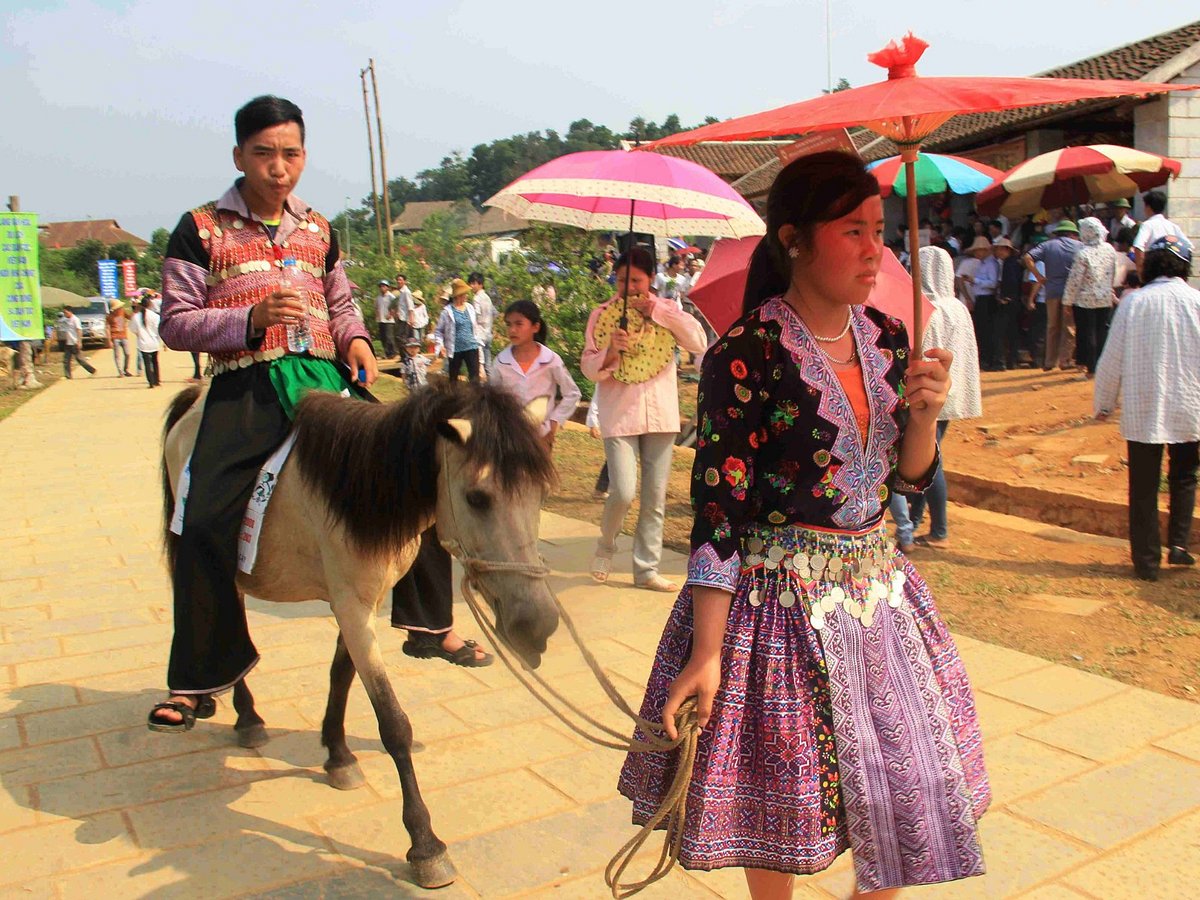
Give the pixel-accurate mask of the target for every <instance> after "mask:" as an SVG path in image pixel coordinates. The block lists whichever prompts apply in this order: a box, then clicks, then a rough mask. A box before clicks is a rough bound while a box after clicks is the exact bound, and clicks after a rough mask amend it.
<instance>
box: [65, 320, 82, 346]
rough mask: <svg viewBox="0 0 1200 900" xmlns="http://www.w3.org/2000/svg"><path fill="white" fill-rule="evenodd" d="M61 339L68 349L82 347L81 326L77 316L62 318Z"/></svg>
mask: <svg viewBox="0 0 1200 900" xmlns="http://www.w3.org/2000/svg"><path fill="white" fill-rule="evenodd" d="M63 338H64V339H65V340H66V342H67V346H68V347H82V346H83V326H82V325H81V324H80V323H79V316H63Z"/></svg>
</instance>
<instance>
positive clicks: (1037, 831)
mask: <svg viewBox="0 0 1200 900" xmlns="http://www.w3.org/2000/svg"><path fill="white" fill-rule="evenodd" d="M95 358H96V362H97V364H98V365H99V368H100V374H99V375H97V376H96V377H95V378H94V379H89V378H87V377H86V376H77V377H76V379H75V380H74V381H72V382H71V383H70V384H68V383H66V382H62V383H60V384H58V385H56V386H54V387H52V388H50V389H48V390H47V391H46V392H45V393H44V394H43V395H42V396H40V397H38V398H36V399H35V400H33V401H32V402H30V403H28V404H26V405H25V406H24V407H22V408H21V409H20V410H18V411H17V412H16V413H15V414H14V415H12V416H11V417H10V418H9V419H7V420H5V421H4V422H0V497H2V498H3V508H4V518H3V521H4V523H5V525H4V528H3V530H2V531H0V788H2V789H0V833H2V834H3V837H2V841H3V852H2V853H0V895H3V896H10V895H11V896H19V897H35V898H36V897H55V898H59V897H61V898H74V897H86V898H89V900H94V898H97V897H102V898H109V897H114V898H123V897H143V896H153V897H204V898H217V897H227V896H229V897H232V896H268V897H281V898H307V897H314V898H315V897H368V896H370V897H375V896H434V895H426V894H423V892H421V891H419V890H418V889H416V888H414V887H412V886H411V885H410V884H408V883H406V882H404V881H403V880H400V881H397V880H394V879H393V877H392V875H391V874H390V872H392V871H396V872H398V873H399V875H400V876H401V878H403V875H404V867H403V865H397V860H402V859H403V856H404V853H405V851H406V850H407V847H408V842H407V838H406V836H405V834H404V831H403V827H402V825H401V818H400V812H401V810H400V800H399V789H398V785H397V781H396V775H395V770H394V768H393V767H392V765H391V762H390V760H389V759H388V758H387V757H386V756H385V755H383V754H382V752H381V750H380V747H379V742H378V738H377V733H376V731H375V724H374V720H373V718H372V716H371V714H370V709H369V705H368V703H367V701H366V698H365V695H364V694H363V692H362V690H361V688H360V687H359V686H357V684H356V686H355V689H354V693H353V695H352V699H351V704H350V713H349V719H348V730H349V732H350V734H351V735H352V736H353V737H352V738H351V745H352V746H353V747H354V748H355V750H356V752H358V753H359V754H360V756H361V758H362V760H363V764H364V770H365V772H366V774H367V779H368V785H367V786H366V787H365V788H363V789H361V790H358V791H355V792H351V793H339V792H338V791H335V790H332V789H331V788H329V787H327V786H326V785H325V784H323V783H322V772H321V768H320V765H321V762H322V760H323V754H322V752H321V748H320V746H319V739H318V725H319V721H320V717H321V714H322V711H323V704H324V698H325V691H326V687H327V669H328V664H329V660H330V659H331V657H332V652H333V644H334V629H333V625H332V620H331V619H329V618H327V617H326V616H325V610H324V608H323V604H319V603H310V604H300V605H293V606H280V607H273V606H272V605H270V604H265V603H259V602H252V603H251V608H250V612H249V616H250V620H251V627H252V630H253V633H254V636H255V639H256V641H257V643H258V646H259V648H260V649H261V650H262V652H263V661H262V664H261V665H260V667H259V669H258V670H257V671H256V672H255V673H254V675H253V678H252V682H251V683H252V685H253V688H254V692H255V694H256V695H257V696H258V698H259V699H260V709H261V711H262V712H263V714H264V716H265V717H266V719H267V723H268V726H269V727H270V729H271V733H272V738H273V739H272V741H271V743H270V744H268V745H267V746H265V747H264V748H262V749H261V750H259V751H245V750H239V749H238V748H237V747H236V746H235V745H234V742H233V736H232V732H231V729H230V725H231V724H232V720H233V716H232V710H231V709H230V708H229V706H228V704H227V703H225V702H223V703H222V704H221V709H220V712H219V713H218V715H217V717H216V718H215V719H214V720H211V721H210V722H207V723H205V722H202V723H200V724H199V725H198V726H197V728H196V730H195V731H193V732H192V733H190V734H188V735H184V736H175V735H160V734H152V733H150V732H149V731H147V729H146V728H145V725H144V724H143V722H144V719H145V715H146V712H147V710H148V708H149V706H150V705H151V703H152V702H153V701H154V700H155V699H157V698H159V697H160V696H161V693H162V690H161V686H162V684H163V679H164V671H165V663H166V651H167V645H168V641H169V638H170V633H171V627H170V619H171V614H170V597H169V593H168V584H167V578H166V576H165V574H164V569H163V564H162V558H161V553H160V547H159V538H158V533H159V522H160V511H159V503H160V500H159V486H158V475H157V451H158V430H159V426H160V421H161V415H162V411H163V409H164V407H165V404H166V401H167V399H168V398H169V397H170V396H171V394H172V393H173V391H174V389H175V388H177V387H178V386H179V385H180V384H181V382H182V381H183V378H184V376H185V374H186V372H187V366H188V358H187V357H186V356H185V355H184V354H166V355H165V359H164V366H163V370H164V373H165V377H166V378H167V380H168V383H167V384H166V385H165V386H164V387H163V388H162V389H161V390H156V391H151V390H147V388H146V386H145V384H144V382H142V381H139V380H135V379H117V378H114V377H112V375H111V374H110V370H111V363H110V360H109V359H108V358H107V356H106V354H104V353H98V354H96V357H95ZM542 534H543V538H544V552H545V555H546V557H547V559H548V561H549V563H550V565H551V566H552V567H553V568H554V570H555V575H554V579H553V581H554V587H555V589H556V590H557V592H558V594H559V596H560V597H561V599H562V600H563V602H564V603H565V604H566V605H567V607H568V608H569V609H570V611H571V613H572V614H573V615H574V616H575V618H576V620H577V621H578V623H579V625H580V627H581V629H582V631H583V632H584V634H585V636H586V638H587V639H588V641H589V642H590V644H591V647H592V649H593V650H594V651H595V653H596V655H597V656H598V657H599V658H600V659H601V660H602V661H603V662H604V664H605V665H606V666H607V667H608V668H609V669H610V670H611V671H612V673H613V675H614V678H615V680H616V682H617V684H618V685H619V686H620V687H621V688H622V690H623V691H625V692H626V693H627V694H628V695H629V696H630V697H631V698H634V699H637V698H639V697H640V691H641V687H642V685H643V683H644V679H645V676H646V673H647V671H648V668H649V664H650V654H651V653H652V652H653V649H654V646H655V643H656V641H657V638H658V634H659V630H660V628H661V625H662V622H663V619H664V617H665V615H666V612H667V610H668V608H669V606H670V603H671V600H670V599H669V598H666V597H662V596H658V595H653V594H649V593H646V592H642V591H634V590H632V589H630V588H629V587H628V578H625V577H621V573H623V572H624V571H627V565H628V551H627V549H626V553H625V556H624V557H623V558H622V557H619V558H618V561H617V565H616V567H615V571H616V573H617V577H616V579H615V580H616V581H617V582H619V584H618V585H617V586H615V587H605V588H597V587H595V586H593V585H592V584H591V583H590V581H589V579H588V577H587V575H586V570H587V565H588V562H589V559H590V551H591V548H592V541H593V539H594V534H595V528H594V526H592V525H590V524H587V523H583V522H577V521H573V520H569V519H564V518H561V517H557V516H553V515H547V516H546V517H545V519H544V524H543V530H542ZM626 547H627V545H626ZM683 562H684V561H683V559H682V558H681V557H679V556H678V555H674V554H671V555H669V558H668V561H667V565H666V570H667V572H668V573H670V574H678V573H680V572H681V571H682V568H683ZM457 612H458V615H459V618H460V620H462V622H461V624H462V631H463V632H464V633H466V634H472V633H474V631H475V629H474V627H473V623H469V622H467V621H466V620H467V619H468V618H469V614H468V613H467V612H466V610H465V608H463V607H461V606H459V607H458V609H457ZM382 632H383V633H382V634H381V638H382V641H383V645H384V651H385V654H386V656H387V659H388V661H389V668H390V672H391V675H392V678H393V681H394V684H395V686H396V690H397V693H398V694H399V696H400V698H401V700H402V702H405V703H406V704H407V705H408V709H409V712H410V713H411V715H412V718H413V721H414V725H415V729H416V734H417V736H418V739H419V740H420V741H421V743H422V744H423V745H424V748H423V750H422V751H421V752H420V753H418V754H417V756H416V765H417V771H418V774H419V777H420V780H421V784H422V786H423V788H424V790H425V794H426V797H427V799H428V801H429V805H430V808H431V810H432V813H433V820H434V824H435V827H436V828H437V830H438V832H439V833H440V834H441V836H442V837H443V838H444V839H445V840H446V841H448V842H449V843H450V845H451V853H452V854H453V858H454V860H455V862H456V864H457V866H458V868H459V871H460V873H461V876H462V877H461V879H460V881H459V882H458V883H457V884H456V885H455V886H454V887H452V888H450V889H448V890H445V891H442V892H439V893H438V894H437V895H436V896H437V897H441V898H446V900H450V898H460V897H488V898H492V897H509V896H530V897H542V896H545V897H550V896H553V897H564V898H570V897H580V898H584V897H586V898H593V897H595V898H599V897H603V896H604V895H605V889H604V885H603V881H602V878H601V874H600V872H601V870H602V868H603V865H604V863H605V862H606V860H607V858H608V856H609V855H610V854H611V853H612V852H613V851H614V850H615V849H616V848H617V847H618V846H619V845H620V844H621V843H622V842H623V841H624V840H625V839H626V838H627V837H628V836H629V835H630V834H631V833H632V830H631V827H630V826H629V825H628V808H627V805H626V804H625V803H624V802H623V801H622V800H620V799H618V798H617V797H616V796H615V792H614V789H613V785H614V781H615V775H616V771H617V768H618V766H619V764H620V756H619V754H616V753H613V752H612V751H606V750H597V749H592V748H590V747H589V746H587V745H585V744H583V743H582V742H580V741H579V740H577V739H575V738H574V737H571V736H569V734H568V733H567V732H565V730H564V729H563V728H561V727H560V726H559V725H558V724H557V723H556V722H555V721H554V720H553V719H552V718H550V717H548V716H547V714H546V712H545V710H544V709H543V708H542V707H541V706H539V705H537V704H536V703H535V702H534V701H533V700H531V699H530V698H529V697H528V696H527V695H526V694H525V692H524V691H523V689H522V688H521V687H520V686H519V685H517V684H516V682H515V681H514V680H513V679H512V677H511V676H510V675H509V674H508V673H507V672H506V671H505V670H504V669H503V668H502V667H501V666H500V665H499V664H497V665H496V666H494V667H492V668H490V669H486V670H471V671H468V670H463V669H456V668H452V667H451V666H448V665H445V664H443V663H440V662H436V661H426V662H418V661H415V660H410V659H408V658H407V657H405V656H404V655H403V654H401V652H400V643H401V635H399V634H397V633H395V632H393V631H391V629H387V628H384V629H382ZM960 646H961V648H962V651H963V655H964V657H965V659H966V661H967V666H968V669H969V670H970V672H971V675H972V678H973V680H974V683H975V687H976V689H977V692H978V697H979V704H980V712H981V716H982V720H983V725H984V731H985V735H986V739H987V759H988V763H989V769H990V771H991V775H992V779H993V784H994V787H995V791H996V796H997V802H996V805H995V807H994V808H993V810H992V812H991V813H990V814H989V815H988V816H987V817H986V818H985V820H984V823H983V835H984V847H985V851H986V854H987V861H988V866H989V869H990V874H988V875H987V876H986V877H985V878H982V879H974V880H972V881H970V882H964V883H959V884H956V885H950V886H941V887H936V888H925V889H914V890H912V891H911V892H910V895H911V896H914V897H924V896H928V897H939V898H941V897H946V898H950V897H972V898H977V897H996V898H999V897H1026V898H1037V900H1065V898H1077V897H1080V896H1084V897H1097V898H1118V897H1154V898H1167V897H1179V898H1182V897H1194V896H1196V893H1197V887H1196V885H1197V883H1200V706H1198V705H1195V704H1190V703H1187V702H1184V701H1180V700H1175V699H1171V698H1168V697H1164V696H1160V695H1158V694H1153V693H1149V692H1146V691H1142V690H1138V689H1135V688H1130V687H1127V686H1125V685H1123V684H1119V683H1117V682H1114V681H1109V680H1106V679H1103V678H1099V677H1096V676H1093V675H1089V674H1085V673H1082V672H1079V671H1076V670H1073V669H1069V668H1065V667H1063V666H1059V665H1053V664H1051V663H1049V662H1047V661H1045V660H1042V659H1038V658H1036V657H1033V656H1028V655H1025V654H1022V653H1017V652H1014V651H1011V650H1007V649H1004V648H1002V647H997V646H991V645H987V644H984V643H980V642H979V641H975V640H971V639H967V638H963V639H960ZM545 670H546V671H547V672H549V673H552V674H553V675H554V676H555V677H556V678H557V679H558V680H559V683H560V684H561V685H562V686H563V687H564V688H565V689H566V690H567V691H569V692H570V694H571V695H572V696H574V697H576V698H579V699H581V700H583V702H585V703H586V704H588V705H589V706H592V707H595V709H596V710H597V711H602V710H606V709H607V707H606V705H605V701H604V700H603V697H602V696H601V694H600V693H599V691H598V689H597V688H596V687H595V686H594V684H592V682H591V681H590V679H589V677H588V676H587V675H586V674H585V673H584V672H583V667H582V664H581V663H580V662H578V661H577V658H576V657H575V656H574V655H572V654H570V653H569V650H568V647H567V646H566V641H565V636H562V635H561V633H560V635H556V636H555V638H554V640H553V641H552V645H551V652H550V654H549V658H548V660H547V663H546V666H545ZM608 720H609V721H612V722H613V723H614V724H617V723H616V720H615V718H613V716H612V715H611V713H610V714H608ZM851 881H852V872H851V869H850V866H849V859H848V855H847V856H844V857H843V858H842V859H841V860H840V861H839V863H838V864H837V865H836V866H834V867H833V868H832V869H830V870H829V871H827V872H825V873H822V874H821V875H818V876H815V877H813V878H809V879H804V880H803V881H802V883H801V885H800V886H799V887H798V888H797V892H796V895H797V896H799V897H807V898H817V897H822V898H829V897H845V896H848V895H849V892H850V889H851ZM645 896H647V897H648V898H653V897H712V896H722V897H744V896H745V890H744V887H743V882H742V877H741V873H740V872H737V871H734V870H727V871H725V872H718V873H712V874H700V873H683V872H675V873H673V874H672V876H671V877H670V878H669V879H668V881H667V882H665V883H663V884H660V885H659V886H657V887H656V888H654V889H652V890H650V891H648V892H646V895H645Z"/></svg>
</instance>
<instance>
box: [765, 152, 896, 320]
mask: <svg viewBox="0 0 1200 900" xmlns="http://www.w3.org/2000/svg"><path fill="white" fill-rule="evenodd" d="M878 194H879V182H878V181H877V180H876V178H875V176H874V175H872V174H871V173H870V172H868V171H867V170H866V167H865V166H864V165H863V164H862V162H861V161H859V160H858V159H856V158H855V157H853V156H851V155H850V154H849V153H845V152H843V151H841V150H831V151H827V152H825V153H814V154H812V155H811V156H802V157H800V158H799V159H797V160H795V161H794V162H792V163H790V164H789V165H787V166H786V167H785V168H784V169H783V171H781V172H780V173H779V174H778V175H777V176H776V177H775V182H774V184H772V185H771V190H770V192H769V193H768V194H767V233H766V234H765V235H763V238H762V240H761V241H759V242H758V247H757V248H755V250H754V256H753V257H751V259H750V271H749V273H748V275H747V277H746V293H745V295H744V297H743V300H742V313H743V314H745V313H748V312H751V311H752V310H755V309H757V308H758V307H759V306H761V305H762V303H763V302H764V301H765V300H767V299H769V298H771V297H775V296H778V295H779V294H782V293H784V292H785V291H786V290H787V289H788V286H789V285H790V284H791V280H792V263H791V259H790V257H789V256H788V249H789V248H787V247H785V246H783V244H782V243H781V242H780V240H779V229H780V228H782V227H783V226H784V225H794V226H795V227H796V240H795V245H797V246H799V247H800V248H801V249H803V250H808V251H810V252H811V250H812V247H813V234H814V232H815V231H816V228H817V226H818V225H820V224H822V223H824V222H832V221H834V220H835V219H840V218H841V217H842V216H844V215H847V214H848V213H850V212H852V211H853V210H855V209H857V208H858V207H859V206H860V205H861V204H862V202H863V201H864V200H866V199H867V198H868V197H875V196H878Z"/></svg>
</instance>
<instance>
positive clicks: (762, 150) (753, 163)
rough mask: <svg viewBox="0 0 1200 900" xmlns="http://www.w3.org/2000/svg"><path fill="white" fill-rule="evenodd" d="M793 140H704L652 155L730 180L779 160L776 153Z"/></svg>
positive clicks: (659, 151)
mask: <svg viewBox="0 0 1200 900" xmlns="http://www.w3.org/2000/svg"><path fill="white" fill-rule="evenodd" d="M790 143H792V142H791V141H704V142H702V143H699V144H691V145H689V146H686V147H655V148H654V150H653V151H652V152H654V153H661V154H662V155H663V156H674V157H677V158H679V159H687V160H691V161H692V162H694V163H699V164H700V165H702V166H704V168H706V169H709V170H711V171H713V172H716V173H717V174H718V175H720V176H721V177H722V178H724V179H726V180H727V181H732V180H733V179H735V178H741V177H742V176H743V175H745V174H747V173H748V172H753V171H754V170H755V169H757V168H758V167H759V166H761V165H762V164H763V163H766V162H769V161H770V160H772V159H776V158H777V157H776V156H775V151H776V150H778V149H779V148H780V147H786V146H787V145H788V144H790Z"/></svg>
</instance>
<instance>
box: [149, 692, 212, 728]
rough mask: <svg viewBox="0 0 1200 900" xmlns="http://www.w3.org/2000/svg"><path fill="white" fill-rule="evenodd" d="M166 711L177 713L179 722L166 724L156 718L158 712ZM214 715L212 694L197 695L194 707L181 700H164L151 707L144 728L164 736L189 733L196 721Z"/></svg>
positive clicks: (164, 720)
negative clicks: (159, 732) (161, 733)
mask: <svg viewBox="0 0 1200 900" xmlns="http://www.w3.org/2000/svg"><path fill="white" fill-rule="evenodd" d="M168 709H169V710H171V711H172V712H177V713H179V715H180V716H181V721H179V722H168V721H167V720H166V719H161V718H159V717H158V715H157V714H158V713H159V712H162V711H163V710H168ZM216 714H217V701H216V700H214V699H213V698H212V694H201V695H199V696H198V697H197V698H196V705H195V706H192V705H190V704H188V703H184V702H183V701H182V700H164V701H163V702H162V703H155V704H154V706H153V707H151V709H150V715H149V716H147V717H146V727H147V728H149V729H150V730H151V731H161V732H163V733H165V734H172V733H175V732H183V731H191V730H192V728H193V727H195V725H196V720H197V719H211V718H212V717H213V716H215V715H216Z"/></svg>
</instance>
